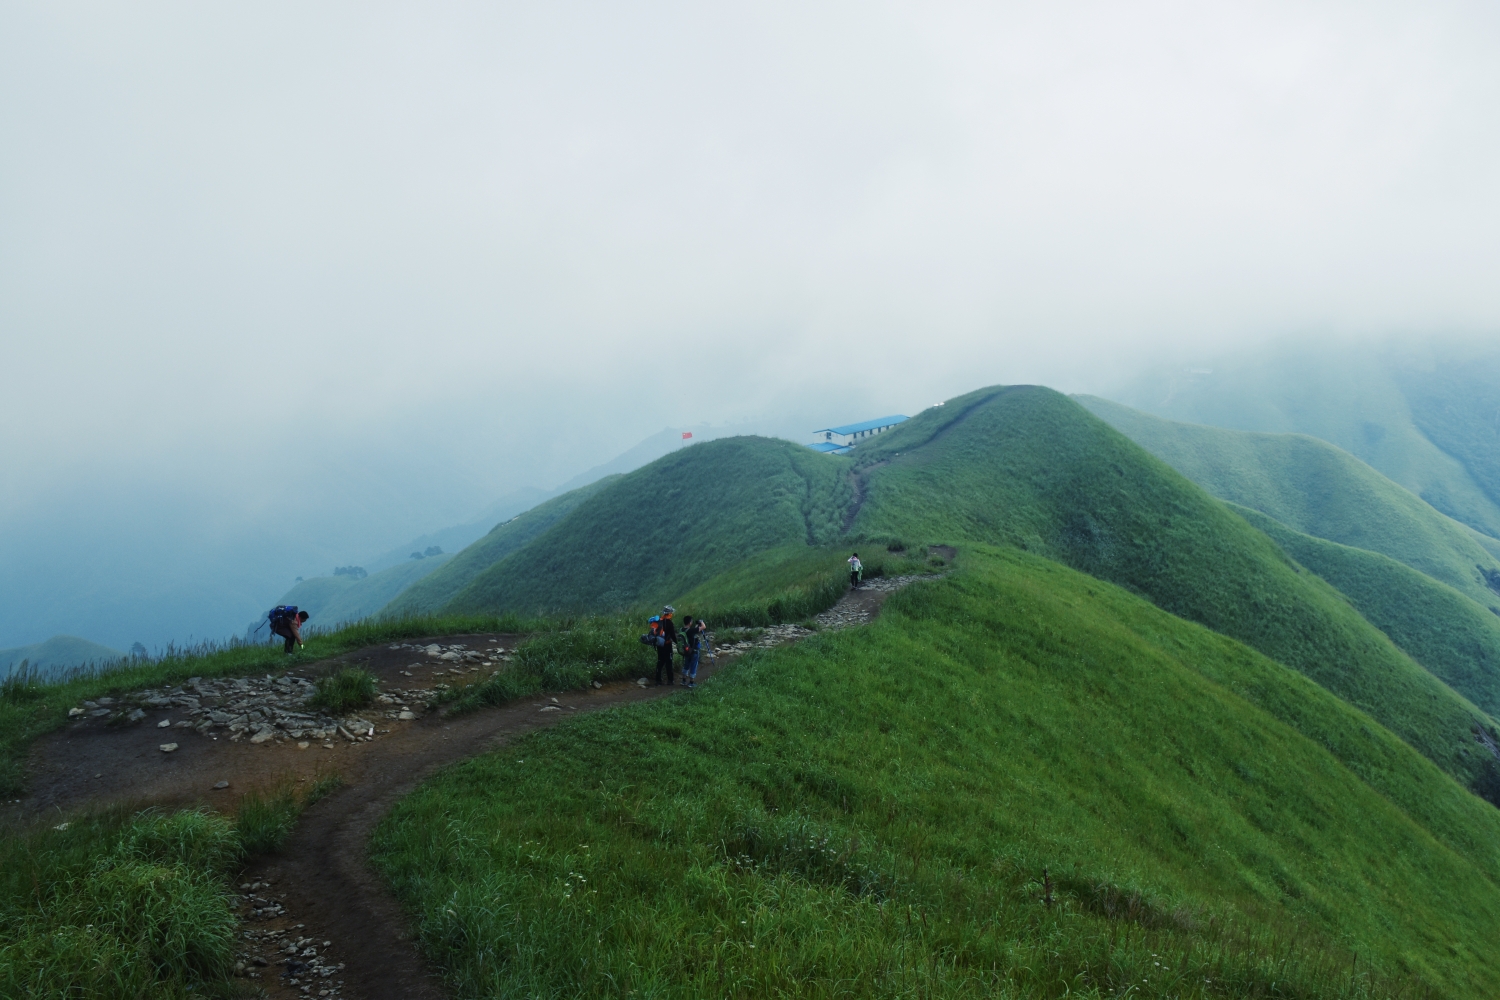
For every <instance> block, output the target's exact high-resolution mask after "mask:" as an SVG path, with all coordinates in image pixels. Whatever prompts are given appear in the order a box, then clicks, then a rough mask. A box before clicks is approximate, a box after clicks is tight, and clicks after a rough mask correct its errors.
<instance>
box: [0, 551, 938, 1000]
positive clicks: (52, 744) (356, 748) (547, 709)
mask: <svg viewBox="0 0 1500 1000" xmlns="http://www.w3.org/2000/svg"><path fill="white" fill-rule="evenodd" d="M917 579H922V577H893V578H880V577H877V578H875V579H871V580H867V581H865V583H864V585H863V586H862V587H861V588H860V589H859V590H849V591H846V592H845V594H844V596H843V597H842V598H840V599H839V601H838V603H837V604H835V605H834V607H833V608H831V609H829V610H828V611H826V612H824V613H823V614H821V615H818V616H817V618H816V621H817V623H818V625H819V628H820V629H842V628H848V627H851V626H855V625H861V624H865V623H867V622H869V621H870V620H872V619H873V618H874V617H875V616H876V615H877V614H878V613H879V611H880V607H881V605H882V604H883V603H884V602H885V599H886V598H887V597H888V596H889V595H890V593H892V592H893V591H895V590H898V589H900V588H901V587H904V586H905V585H906V584H908V583H910V582H912V581H913V580H917ZM750 634H751V636H753V637H752V638H747V639H744V640H742V641H739V642H733V643H729V642H726V643H724V644H721V645H718V646H717V650H716V651H717V662H716V663H713V664H710V663H704V664H703V665H702V666H701V667H700V669H699V675H700V680H704V679H707V678H708V677H711V676H712V675H713V674H714V673H715V672H716V671H717V670H719V669H723V668H724V667H725V666H727V665H728V664H729V663H732V662H733V661H734V659H735V658H736V657H737V656H739V655H742V654H743V653H745V652H748V651H750V650H752V649H756V648H768V647H772V646H777V645H781V644H783V643H786V642H792V641H796V640H798V639H801V638H803V637H805V636H807V635H811V634H813V633H812V630H809V629H807V628H804V627H802V626H800V625H779V626H772V627H770V628H767V629H760V630H750ZM523 638H524V637H523V636H516V635H497V634H485V635H469V636H440V637H434V638H432V639H429V640H412V641H411V642H410V643H403V644H397V645H395V646H385V645H382V646H372V647H368V648H366V649H362V650H358V651H355V652H351V653H347V654H345V655H343V656H339V657H336V658H334V659H331V660H326V661H321V662H319V663H316V664H310V665H300V666H298V667H297V668H296V673H297V674H299V675H302V676H305V677H317V676H321V675H323V674H327V673H330V672H332V671H334V670H337V669H339V668H341V667H343V666H347V665H356V666H360V667H363V668H364V669H366V670H369V671H370V672H371V673H373V674H374V675H375V676H376V677H377V678H378V679H379V681H380V683H381V688H382V690H384V689H386V688H387V687H394V688H411V687H412V686H413V685H415V684H420V683H422V682H423V679H424V676H425V679H426V680H427V681H431V680H432V678H433V677H434V676H437V675H441V674H444V673H446V672H447V670H446V668H448V666H449V665H448V664H447V663H443V662H427V661H426V660H424V659H423V658H422V657H421V656H420V655H419V654H415V653H414V650H415V649H417V648H418V647H419V645H426V644H427V643H432V644H441V645H442V646H445V647H448V648H453V647H465V646H466V647H470V648H474V647H481V648H489V649H495V650H500V651H506V652H508V651H510V650H513V649H514V648H515V645H516V643H517V642H519V641H520V640H521V639H523ZM414 660H422V662H420V663H418V662H414ZM677 692H683V693H689V692H685V691H684V689H683V688H682V687H681V686H678V687H668V686H656V685H652V684H647V685H645V686H642V685H641V684H640V683H639V682H638V681H623V682H616V683H611V684H606V685H603V686H602V687H600V688H597V689H592V690H587V691H575V692H569V693H560V694H557V695H555V696H552V695H546V696H534V697H530V698H525V699H522V700H520V701H517V702H512V703H511V704H508V705H504V706H500V707H497V708H490V709H485V710H481V711H476V712H471V713H469V714H466V715H460V716H456V717H447V716H445V715H444V714H443V713H442V712H441V711H436V710H435V711H430V712H428V713H426V714H425V715H423V716H421V717H418V718H415V719H410V720H402V721H399V722H397V721H389V723H387V722H386V721H384V720H382V721H381V722H380V723H379V725H380V726H381V727H382V728H380V729H379V730H378V735H373V734H372V736H369V737H361V738H353V739H345V738H335V739H330V740H329V741H327V742H313V741H294V740H291V739H287V740H284V741H283V740H267V741H265V742H263V743H260V744H254V743H251V742H250V741H249V740H240V739H236V740H231V739H228V738H220V739H215V738H213V737H211V736H209V735H205V734H201V733H199V732H196V731H192V730H188V731H182V732H172V731H169V730H164V729H158V728H156V726H153V725H152V724H150V723H149V722H148V723H145V724H141V725H135V726H104V725H102V724H94V722H95V721H96V720H89V719H84V720H81V721H79V722H76V723H73V724H71V725H70V726H69V727H67V728H66V729H63V730H61V731H59V732H56V733H53V734H51V735H49V736H47V737H44V738H43V739H41V740H39V741H38V742H37V744H36V746H35V747H33V749H32V753H31V758H30V785H29V787H30V789H31V791H30V792H29V794H28V795H27V797H26V798H24V799H22V800H20V802H19V803H11V804H7V806H6V807H5V811H4V813H3V814H0V815H3V817H4V818H5V819H6V820H8V821H10V822H19V823H27V822H37V821H39V820H41V819H42V818H44V816H45V815H46V814H49V813H50V814H52V815H54V816H58V817H61V816H62V815H64V814H66V813H70V812H73V811H75V810H79V809H83V808H93V807H99V806H104V805H109V804H114V803H122V804H129V805H133V806H145V805H157V806H164V807H179V806H192V805H198V804H207V805H209V806H211V807H213V808H216V809H223V810H227V811H233V810H234V808H235V806H236V804H237V802H238V800H239V798H240V797H242V796H243V795H245V794H246V793H247V792H250V791H255V790H266V789H269V788H273V787H276V786H278V785H280V784H282V783H285V782H296V783H301V782H316V781H319V780H320V779H323V778H326V777H331V776H337V777H338V778H339V779H341V781H342V784H341V785H340V786H339V787H337V788H336V789H335V790H334V791H332V792H331V793H329V794H328V795H326V796H325V797H324V798H322V799H320V800H319V801H317V802H315V803H313V804H312V805H311V806H309V807H308V808H307V809H306V810H305V811H304V812H303V814H302V816H301V819H300V821H299V822H298V824H297V827H296V829H295V830H294V831H293V833H292V835H291V837H290V838H289V839H288V841H287V843H286V845H285V846H284V847H283V848H282V850H281V851H280V852H279V853H277V854H276V855H273V856H269V857H264V858H260V859H257V860H255V861H253V862H251V863H250V864H249V865H248V866H247V867H246V868H245V870H244V872H243V875H242V877H241V878H240V879H239V883H238V884H239V888H240V890H241V893H242V895H241V902H242V908H241V915H242V925H241V929H240V935H241V946H240V949H239V951H240V961H241V962H242V963H243V969H242V970H241V972H240V973H239V974H242V975H244V976H246V977H247V978H248V979H250V980H251V981H252V982H253V983H254V984H255V985H256V986H258V987H260V988H261V989H263V990H264V991H265V993H266V995H267V996H269V997H273V998H292V997H316V998H319V1000H346V998H347V1000H398V998H399V1000H406V998H440V997H443V996H444V995H445V994H444V992H443V990H442V988H441V985H440V983H439V981H438V980H437V978H436V977H435V976H434V975H432V973H431V972H430V971H429V970H428V969H427V967H426V966H425V964H424V962H423V961H422V958H421V955H420V954H419V953H418V950H417V948H416V945H415V942H414V941H413V940H411V939H410V937H409V936H408V932H407V925H408V922H407V920H406V918H405V915H404V914H403V913H402V912H401V909H400V907H399V905H398V904H397V903H396V901H395V899H394V898H392V897H391V895H390V894H389V893H388V892H387V891H386V888H385V886H384V884H383V883H382V882H381V880H380V878H379V876H378V875H377V874H376V873H375V872H374V871H373V870H372V869H371V868H370V867H369V865H368V862H367V858H366V845H367V844H368V842H369V839H370V835H371V834H372V833H373V832H374V830H375V827H376V825H377V824H378V823H379V822H380V820H381V819H382V818H383V817H384V816H385V814H386V813H387V812H388V811H389V810H390V808H391V807H392V806H393V805H394V804H395V803H396V802H397V801H399V800H400V799H401V798H402V797H403V796H405V795H407V794H408V793H410V792H411V791H412V790H414V789H415V788H416V787H417V786H418V785H419V784H420V783H421V782H422V781H424V780H425V779H427V778H428V777H430V776H431V775H432V774H433V773H434V772H436V771H437V770H438V769H440V768H442V767H444V766H445V765H447V764H451V763H453V762H455V761H460V760H464V759H467V758H470V757H473V756H476V755H478V754H480V753H484V752H486V751H488V750H491V749H494V748H495V747H496V746H498V745H500V744H503V743H505V742H506V741H508V740H510V739H513V738H515V737H517V736H521V735H524V734H526V733H529V732H531V731H533V730H537V729H541V728H543V727H545V726H551V725H555V724H556V723H558V722H560V721H562V720H564V719H567V718H569V717H571V716H574V715H577V714H579V713H583V712H596V711H601V710H607V709H611V708H615V707H618V706H622V705H632V704H636V703H638V702H644V701H652V700H655V699H657V698H662V697H665V696H667V695H671V694H675V693H677ZM408 714H411V713H408ZM387 725H388V728H386V726H387ZM164 734H167V735H164ZM355 735H356V737H357V736H358V734H355ZM167 738H170V739H171V740H173V741H175V742H176V743H177V744H178V749H176V750H175V751H172V752H163V751H162V749H161V744H162V741H163V740H164V739H167ZM224 783H227V785H226V784H224ZM215 786H222V787H218V788H216V787H215Z"/></svg>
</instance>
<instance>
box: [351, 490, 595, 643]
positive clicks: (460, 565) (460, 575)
mask: <svg viewBox="0 0 1500 1000" xmlns="http://www.w3.org/2000/svg"><path fill="white" fill-rule="evenodd" d="M618 478H619V477H618V476H605V477H604V478H603V479H600V480H598V481H597V482H593V483H590V484H589V485H587V486H581V487H579V488H578V489H576V490H570V491H569V492H567V493H564V494H563V495H562V496H560V497H553V498H552V499H551V500H548V501H547V502H546V503H543V504H538V505H537V506H535V507H533V508H531V509H530V510H527V511H522V512H521V513H520V514H517V515H516V516H515V517H513V518H511V519H510V520H509V521H506V522H504V523H503V524H497V525H495V527H493V528H491V529H490V532H489V534H487V535H485V536H484V537H483V538H481V539H479V541H477V542H475V543H474V544H472V545H470V546H468V547H466V548H465V549H464V550H463V551H462V552H460V553H458V554H457V555H455V556H454V557H453V558H452V559H451V560H449V561H448V563H447V564H446V565H444V566H443V567H442V568H441V569H439V570H437V571H435V572H433V573H432V574H431V575H430V576H427V577H424V578H423V579H421V580H419V581H417V582H416V583H414V584H412V585H411V586H410V587H408V588H407V589H406V590H404V591H403V592H402V593H401V594H399V595H398V596H397V597H396V598H395V600H393V601H391V602H390V603H389V604H387V605H386V606H385V607H384V608H383V609H382V611H381V613H382V614H384V615H391V616H397V617H399V616H402V615H423V614H432V613H433V612H434V611H437V610H438V609H439V608H441V607H442V606H443V605H445V604H447V603H448V602H449V601H451V600H453V596H454V595H455V594H457V593H458V592H459V591H460V590H463V589H464V587H466V586H468V585H469V583H470V582H471V581H472V580H473V579H474V578H475V577H476V576H478V575H479V574H481V573H483V572H484V571H485V570H487V569H489V568H490V567H491V566H493V565H495V564H496V563H498V562H499V561H500V560H502V559H504V558H505V557H506V556H508V555H510V554H511V553H512V552H515V551H517V550H518V549H521V548H523V547H524V546H526V545H528V544H530V543H531V542H532V541H534V540H535V539H536V538H537V537H538V536H540V535H542V534H543V533H545V532H546V531H547V529H548V528H550V527H552V526H553V525H554V524H556V523H557V522H558V521H561V520H562V519H563V518H565V517H567V516H568V515H569V514H571V513H572V512H573V509H574V508H575V507H577V506H578V505H579V504H581V503H583V502H584V501H585V500H587V499H588V498H589V497H591V496H593V495H594V494H595V493H598V492H599V491H600V490H602V489H604V488H605V487H606V486H608V485H610V483H612V482H614V481H615V480H616V479H618Z"/></svg>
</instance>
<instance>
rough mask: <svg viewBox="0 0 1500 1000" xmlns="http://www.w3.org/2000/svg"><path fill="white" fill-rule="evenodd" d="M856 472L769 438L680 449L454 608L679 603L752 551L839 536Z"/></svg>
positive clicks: (472, 586) (611, 489)
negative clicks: (677, 599)
mask: <svg viewBox="0 0 1500 1000" xmlns="http://www.w3.org/2000/svg"><path fill="white" fill-rule="evenodd" d="M848 468H849V463H848V462H847V461H846V460H844V459H840V458H832V457H830V456H827V455H820V454H818V453H817V452H814V451H812V450H810V449H808V448H806V447H803V446H802V445H796V444H792V443H791V442H789V441H779V440H771V439H768V438H758V437H734V438H721V439H720V440H717V441H709V442H705V443H703V444H700V445H695V446H694V447H691V448H684V449H682V450H681V451H678V452H674V453H673V454H671V455H666V456H664V457H662V458H660V459H657V460H656V461H655V462H652V463H651V464H650V465H647V466H645V467H644V468H641V469H638V470H636V471H635V472H632V473H630V474H629V475H626V476H622V477H621V478H619V479H617V480H615V481H613V482H611V483H610V484H608V485H607V486H605V487H604V488H603V489H601V490H599V492H598V493H596V494H595V495H594V496H592V497H590V498H589V499H587V500H585V501H584V502H583V503H581V504H579V505H578V507H577V508H576V509H575V510H574V511H573V512H572V513H571V514H569V515H568V516H567V517H566V518H564V519H563V520H561V521H559V522H558V523H557V524H555V525H554V526H553V527H552V528H550V529H549V530H548V531H546V532H545V533H544V534H542V535H541V536H540V537H538V538H537V539H536V540H535V541H533V542H531V543H530V544H529V545H527V546H525V547H524V548H522V549H520V550H519V551H517V552H515V553H513V554H512V555H510V556H509V557H507V558H505V559H504V560H502V561H500V562H498V563H496V564H495V565H494V566H491V567H490V568H489V569H487V570H485V571H484V572H483V573H480V574H479V575H478V576H476V577H475V578H474V579H473V580H472V581H471V582H470V583H469V584H468V585H467V586H465V587H464V588H463V589H462V590H461V591H459V592H458V593H457V594H456V595H455V596H454V598H453V599H452V601H451V602H449V604H448V605H446V609H447V610H448V611H450V612H454V613H470V612H481V611H482V612H485V613H497V612H501V611H515V612H524V613H535V612H553V611H613V610H620V609H624V608H630V607H638V606H640V605H642V604H651V603H657V602H660V601H664V600H671V599H673V598H675V597H676V596H678V595H680V594H681V593H683V592H684V591H688V590H690V589H692V588H693V587H695V586H698V585H699V584H702V583H704V582H706V581H708V580H709V579H711V578H712V577H714V576H716V575H718V574H719V573H722V572H724V571H725V570H728V569H730V568H731V567H733V566H735V565H737V564H739V563H740V562H742V561H743V560H745V559H746V558H748V557H750V556H752V555H754V554H756V553H759V552H764V551H766V550H768V549H773V548H778V547H781V546H788V545H804V546H809V545H811V546H816V545H820V544H823V543H827V542H831V541H833V540H834V539H836V538H837V537H838V534H839V529H840V525H841V518H842V516H843V510H844V508H845V507H846V506H847V504H848V502H849V499H850V497H851V490H852V488H851V485H850V482H849V477H848Z"/></svg>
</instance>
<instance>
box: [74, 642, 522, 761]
mask: <svg viewBox="0 0 1500 1000" xmlns="http://www.w3.org/2000/svg"><path fill="white" fill-rule="evenodd" d="M390 648H391V649H393V650H395V649H409V650H412V651H414V652H415V653H417V654H418V655H421V656H423V657H425V658H426V662H421V663H412V664H410V665H409V667H408V669H406V670H403V671H402V673H403V674H405V675H406V676H408V677H411V676H414V675H413V674H412V670H413V669H422V670H429V669H430V671H431V676H432V678H433V679H434V680H436V679H437V678H440V677H452V678H454V679H457V678H458V677H459V676H461V675H465V674H473V673H478V672H480V671H481V670H484V669H487V668H488V669H493V668H496V667H498V666H501V665H502V664H504V663H505V662H506V661H508V660H510V658H511V656H510V654H509V653H508V652H506V651H505V650H504V649H501V648H499V647H491V648H489V649H485V650H483V651H480V650H471V649H469V648H468V647H467V646H466V645H464V644H463V643H451V644H448V645H441V644H438V643H432V644H430V645H426V646H419V645H411V644H406V643H398V644H396V645H393V646H391V647H390ZM449 686H450V685H449V683H447V682H445V681H437V682H436V683H434V684H433V685H432V686H431V687H423V686H420V685H416V684H414V685H413V686H412V687H409V688H385V689H384V690H382V691H380V693H378V694H377V695H376V696H375V702H374V704H373V705H372V706H370V708H369V709H368V710H365V711H363V712H362V713H360V714H355V715H348V716H344V717H337V718H336V717H334V716H331V715H328V714H327V713H325V712H324V711H322V710H321V709H319V708H316V707H314V706H312V705H311V704H310V702H311V700H312V697H313V695H314V694H315V693H316V692H317V686H316V684H314V682H313V681H312V680H310V679H308V678H306V677H299V676H297V675H295V674H283V675H281V676H276V675H274V674H266V675H265V676H263V677H233V678H218V679H214V680H205V679H204V678H202V677H193V678H189V679H188V680H187V681H186V682H185V683H183V684H181V685H178V686H176V687H160V688H148V689H146V690H144V691H135V692H132V693H130V694H128V695H124V696H122V697H120V698H118V699H116V698H99V699H98V700H96V701H85V702H83V703H82V704H81V705H79V706H75V707H74V708H72V709H70V710H69V712H68V715H69V716H70V717H71V718H74V719H84V720H87V719H101V720H104V721H106V722H108V723H113V724H135V723H139V722H144V721H145V720H146V719H148V718H156V719H157V720H158V721H156V723H155V725H156V726H157V727H159V728H162V729H192V730H195V731H197V732H199V733H203V734H204V735H213V736H215V737H217V736H218V735H219V734H221V733H224V734H227V735H228V737H229V739H231V740H235V741H238V740H249V741H250V742H251V743H267V742H270V741H273V740H275V741H282V740H287V739H292V740H306V741H311V740H334V739H344V740H349V741H351V742H362V741H368V740H372V739H375V738H376V737H377V736H378V735H381V734H383V733H386V732H389V730H377V729H376V728H375V724H374V723H373V722H371V721H370V719H371V718H382V717H383V718H386V719H393V720H396V721H400V722H411V721H414V720H416V719H417V717H418V716H419V715H421V714H422V713H423V712H425V711H426V710H427V709H428V708H429V707H430V703H431V700H432V695H433V692H434V691H435V690H442V689H446V688H448V687H449ZM163 735H165V734H163ZM168 745H169V744H163V746H162V749H163V750H165V749H166V746H168ZM175 748H176V747H175V745H173V749H175Z"/></svg>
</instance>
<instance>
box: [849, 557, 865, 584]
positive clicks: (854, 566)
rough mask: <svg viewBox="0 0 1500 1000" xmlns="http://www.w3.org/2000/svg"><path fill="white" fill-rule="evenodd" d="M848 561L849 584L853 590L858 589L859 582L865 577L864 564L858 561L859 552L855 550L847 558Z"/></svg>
mask: <svg viewBox="0 0 1500 1000" xmlns="http://www.w3.org/2000/svg"><path fill="white" fill-rule="evenodd" d="M848 563H849V586H851V587H853V588H854V589H855V590H858V589H859V582H860V581H861V580H863V579H864V578H865V564H864V563H862V562H860V561H859V553H858V552H856V553H854V555H852V556H850V557H849V559H848Z"/></svg>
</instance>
